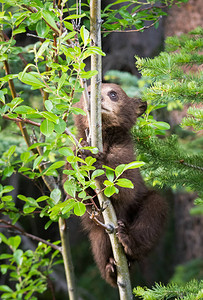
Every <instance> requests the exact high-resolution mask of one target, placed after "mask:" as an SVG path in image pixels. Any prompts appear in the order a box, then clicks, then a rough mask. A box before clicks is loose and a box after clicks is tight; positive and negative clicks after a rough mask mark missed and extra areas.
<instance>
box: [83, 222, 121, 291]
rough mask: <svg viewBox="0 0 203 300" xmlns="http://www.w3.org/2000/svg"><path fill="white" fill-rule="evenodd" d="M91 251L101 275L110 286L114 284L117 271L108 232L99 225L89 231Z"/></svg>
mask: <svg viewBox="0 0 203 300" xmlns="http://www.w3.org/2000/svg"><path fill="white" fill-rule="evenodd" d="M89 238H90V241H91V246H92V252H93V255H94V259H95V261H96V263H97V266H98V268H99V270H100V272H101V275H102V277H103V278H104V279H105V280H106V281H107V282H108V283H109V284H110V285H112V286H114V287H115V286H116V281H117V273H116V265H115V261H114V258H113V254H112V250H111V244H110V240H109V237H108V234H107V233H106V232H105V230H104V229H103V228H101V227H99V226H97V227H94V228H93V229H92V230H91V231H90V232H89Z"/></svg>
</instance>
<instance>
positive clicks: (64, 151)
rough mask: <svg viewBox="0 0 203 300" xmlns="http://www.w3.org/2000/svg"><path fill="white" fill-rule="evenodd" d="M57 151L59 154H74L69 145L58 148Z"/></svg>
mask: <svg viewBox="0 0 203 300" xmlns="http://www.w3.org/2000/svg"><path fill="white" fill-rule="evenodd" d="M58 151H59V153H60V154H62V155H64V156H74V152H73V150H72V149H71V148H69V147H63V148H60V149H59V150H58Z"/></svg>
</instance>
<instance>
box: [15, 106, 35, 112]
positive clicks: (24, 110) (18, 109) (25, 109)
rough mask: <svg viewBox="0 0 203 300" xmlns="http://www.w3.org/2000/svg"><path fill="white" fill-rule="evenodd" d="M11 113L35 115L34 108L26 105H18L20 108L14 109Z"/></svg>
mask: <svg viewBox="0 0 203 300" xmlns="http://www.w3.org/2000/svg"><path fill="white" fill-rule="evenodd" d="M13 111H14V112H16V113H18V114H34V113H36V110H35V109H34V108H32V107H30V106H27V105H20V106H18V107H16V108H15V109H14V110H13Z"/></svg>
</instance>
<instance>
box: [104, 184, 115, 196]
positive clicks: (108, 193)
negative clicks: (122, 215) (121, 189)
mask: <svg viewBox="0 0 203 300" xmlns="http://www.w3.org/2000/svg"><path fill="white" fill-rule="evenodd" d="M116 190H117V189H116V187H115V186H114V185H112V186H108V187H107V188H105V190H104V195H105V196H106V197H111V196H112V195H113V194H115V193H116V192H117V191H116Z"/></svg>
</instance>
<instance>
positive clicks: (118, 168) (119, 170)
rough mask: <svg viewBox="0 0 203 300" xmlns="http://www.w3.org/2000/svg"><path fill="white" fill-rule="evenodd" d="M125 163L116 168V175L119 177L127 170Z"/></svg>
mask: <svg viewBox="0 0 203 300" xmlns="http://www.w3.org/2000/svg"><path fill="white" fill-rule="evenodd" d="M125 167H126V165H125V164H122V165H119V166H117V167H116V168H115V174H116V177H119V176H120V175H121V174H122V173H123V172H124V171H125Z"/></svg>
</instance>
